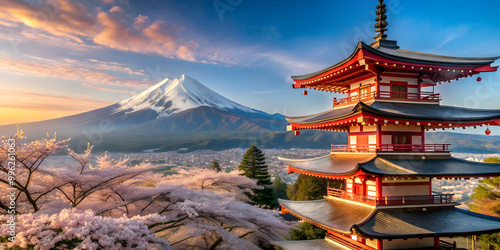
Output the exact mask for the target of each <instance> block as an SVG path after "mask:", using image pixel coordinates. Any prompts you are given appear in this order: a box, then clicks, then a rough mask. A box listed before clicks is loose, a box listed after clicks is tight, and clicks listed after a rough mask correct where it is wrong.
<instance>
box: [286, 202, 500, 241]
mask: <svg viewBox="0 0 500 250" xmlns="http://www.w3.org/2000/svg"><path fill="white" fill-rule="evenodd" d="M279 203H280V204H281V205H282V206H284V207H285V208H286V209H288V210H289V211H290V212H291V213H292V214H294V215H296V216H298V217H300V218H302V219H305V220H307V221H309V222H311V223H313V224H316V225H317V226H320V227H322V228H326V229H330V230H334V231H337V232H341V233H345V234H351V233H352V232H353V231H356V232H358V233H359V234H361V235H362V236H364V237H366V238H379V239H380V238H382V239H391V238H417V237H434V236H457V235H470V234H485V233H493V232H499V231H500V218H497V217H492V216H487V215H482V214H477V213H473V212H469V211H466V210H462V209H458V208H453V207H440V208H427V209H426V211H424V210H422V209H421V208H406V209H402V208H400V209H376V208H374V207H369V206H366V205H363V204H360V203H355V202H348V201H344V200H343V199H340V198H328V199H322V200H314V201H289V200H281V199H280V200H279Z"/></svg>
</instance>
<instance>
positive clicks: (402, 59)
mask: <svg viewBox="0 0 500 250" xmlns="http://www.w3.org/2000/svg"><path fill="white" fill-rule="evenodd" d="M498 58H500V57H453V56H442V55H433V54H426V53H420V52H415V51H409V50H401V49H392V48H385V47H379V48H373V47H371V46H369V45H367V44H365V43H363V42H359V43H358V45H357V46H356V49H355V50H354V51H353V53H352V54H351V55H350V56H349V57H347V58H346V59H344V60H342V61H340V62H339V63H337V64H335V65H332V66H330V67H328V68H325V69H322V70H319V71H316V72H313V73H309V74H304V75H299V76H292V79H293V80H294V81H295V82H296V84H294V85H293V88H303V87H311V88H314V89H316V88H318V89H322V90H327V91H340V92H342V91H345V90H342V89H335V88H334V89H329V88H326V89H325V88H321V87H316V86H319V85H325V84H333V83H335V82H342V81H344V80H345V79H348V78H349V77H350V76H351V77H352V76H354V75H358V76H360V73H359V72H361V71H363V72H369V71H370V67H368V68H366V67H362V68H358V67H355V69H354V71H353V70H350V68H352V67H353V66H362V65H365V66H368V65H367V64H365V63H366V62H365V61H364V60H363V63H359V64H357V63H358V62H361V61H360V60H362V59H367V60H373V61H375V62H384V63H386V64H387V63H389V64H395V65H396V64H404V65H407V66H412V70H410V69H409V68H407V69H405V70H410V71H414V70H413V67H417V69H415V70H416V71H418V68H421V69H423V68H426V69H430V70H429V71H431V72H432V71H433V70H432V68H434V72H436V73H438V72H439V73H446V72H441V71H440V70H441V69H438V68H440V67H445V68H446V69H447V70H450V69H453V72H455V70H456V69H458V70H460V71H459V73H453V74H451V75H448V76H447V77H445V78H442V79H441V78H440V80H443V81H444V80H451V79H456V78H461V77H466V76H471V75H473V74H477V73H479V72H491V71H496V70H497V68H498V66H495V67H493V66H491V65H490V64H491V63H493V62H495V60H497V59H498ZM344 69H345V71H344ZM342 72H343V73H342ZM356 72H358V73H356ZM361 75H362V74H361Z"/></svg>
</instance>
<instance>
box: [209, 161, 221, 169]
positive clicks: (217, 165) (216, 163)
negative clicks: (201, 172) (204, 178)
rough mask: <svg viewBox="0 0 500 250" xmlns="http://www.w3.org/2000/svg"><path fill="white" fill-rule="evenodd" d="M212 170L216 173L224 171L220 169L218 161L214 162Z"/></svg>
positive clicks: (211, 166)
mask: <svg viewBox="0 0 500 250" xmlns="http://www.w3.org/2000/svg"><path fill="white" fill-rule="evenodd" d="M210 169H212V170H213V171H215V172H220V171H222V169H221V168H220V165H219V162H217V161H216V160H213V161H212V165H210Z"/></svg>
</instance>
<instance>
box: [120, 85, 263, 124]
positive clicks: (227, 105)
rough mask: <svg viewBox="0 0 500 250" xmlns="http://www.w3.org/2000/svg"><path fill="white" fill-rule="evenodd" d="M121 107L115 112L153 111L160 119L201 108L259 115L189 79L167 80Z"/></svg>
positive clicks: (125, 101) (124, 101) (125, 102)
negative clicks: (206, 107) (207, 107)
mask: <svg viewBox="0 0 500 250" xmlns="http://www.w3.org/2000/svg"><path fill="white" fill-rule="evenodd" d="M118 104H119V107H118V108H117V109H116V112H119V111H124V110H126V111H127V112H129V113H130V112H136V111H139V110H147V109H152V110H154V111H156V112H157V113H158V116H160V117H163V116H169V115H171V114H174V113H179V112H182V111H184V110H188V109H192V108H197V107H201V106H209V107H213V108H218V109H222V110H233V111H243V112H251V113H255V112H258V111H257V110H254V109H251V108H248V107H245V106H243V105H241V104H238V103H236V102H233V101H231V100H229V99H227V98H225V97H224V96H222V95H219V94H218V93H216V92H215V91H213V90H211V89H209V88H207V87H206V86H204V85H203V84H201V83H200V82H198V81H197V80H195V79H193V78H191V77H189V76H186V75H182V76H181V77H179V78H174V79H169V78H165V79H164V80H163V81H161V82H159V83H157V84H156V85H153V86H152V87H150V88H148V89H146V90H145V91H143V92H141V93H139V94H137V95H135V96H132V97H130V98H128V99H126V100H123V101H121V102H119V103H118Z"/></svg>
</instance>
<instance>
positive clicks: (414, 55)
mask: <svg viewBox="0 0 500 250" xmlns="http://www.w3.org/2000/svg"><path fill="white" fill-rule="evenodd" d="M360 49H365V50H368V51H370V52H372V53H374V54H376V55H378V56H381V57H384V58H388V59H392V60H396V61H402V62H411V63H417V64H433V65H442V66H463V67H478V66H482V65H488V64H491V63H493V62H494V61H495V60H497V59H498V58H500V57H498V56H495V57H455V56H442V55H434V54H427V53H421V52H415V51H410V50H403V49H394V48H386V47H378V48H376V49H375V48H373V47H371V46H369V45H367V44H365V43H363V42H359V43H358V45H357V46H356V49H355V50H354V52H353V53H352V54H351V55H350V56H349V57H347V58H346V59H344V60H342V61H341V62H339V63H337V64H335V65H332V66H330V67H328V68H325V69H322V70H319V71H316V72H313V73H309V74H304V75H299V76H292V79H294V80H305V79H309V78H311V77H315V76H317V75H320V74H322V73H325V72H327V71H329V70H332V69H334V68H337V67H339V66H341V65H342V64H344V63H346V62H348V61H349V60H351V59H352V58H354V56H355V55H356V54H357V53H358V51H359V50H360Z"/></svg>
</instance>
